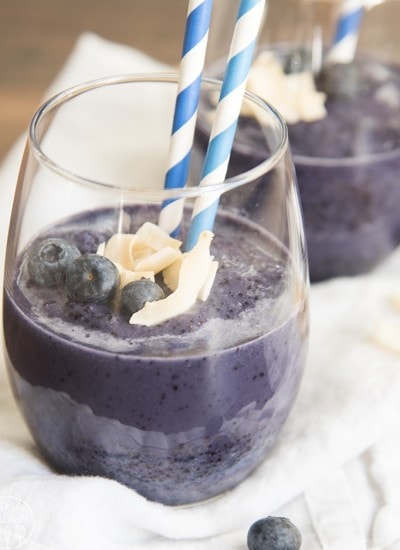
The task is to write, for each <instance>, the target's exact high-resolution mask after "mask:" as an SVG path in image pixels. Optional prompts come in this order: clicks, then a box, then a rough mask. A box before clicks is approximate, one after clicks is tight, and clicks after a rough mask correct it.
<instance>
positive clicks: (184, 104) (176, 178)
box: [159, 0, 213, 237]
mask: <svg viewBox="0 0 400 550" xmlns="http://www.w3.org/2000/svg"><path fill="white" fill-rule="evenodd" d="M212 3H213V0H190V2H189V6H188V13H187V18H186V27H185V36H184V42H183V48H182V57H181V63H180V72H179V81H178V92H177V97H176V102H175V112H174V119H173V125H172V135H171V141H170V150H169V163H168V168H167V173H166V177H165V182H164V187H165V189H172V188H180V187H184V186H185V185H186V181H187V177H188V172H189V160H190V152H191V148H192V144H193V136H194V130H195V124H196V115H197V105H198V101H199V93H200V84H201V75H202V72H203V66H204V59H205V54H206V48H207V39H208V30H209V26H210V18H211V10H212ZM182 209H183V200H181V199H178V200H169V201H165V202H164V203H163V205H162V209H161V212H160V216H159V225H160V226H161V227H162V228H163V229H164V230H165V231H167V232H168V233H169V234H170V235H172V236H174V237H175V236H177V234H178V233H179V227H180V222H181V218H182Z"/></svg>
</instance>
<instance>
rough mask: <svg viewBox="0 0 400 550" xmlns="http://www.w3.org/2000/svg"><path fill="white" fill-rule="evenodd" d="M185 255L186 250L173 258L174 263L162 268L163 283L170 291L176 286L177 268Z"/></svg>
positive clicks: (177, 280)
mask: <svg viewBox="0 0 400 550" xmlns="http://www.w3.org/2000/svg"><path fill="white" fill-rule="evenodd" d="M185 255H186V252H185V253H184V254H181V256H179V258H178V259H177V260H175V261H174V263H172V264H170V265H169V266H167V267H166V268H165V269H164V270H163V279H164V283H165V284H166V285H167V287H168V288H170V289H171V290H172V291H174V290H176V289H177V288H178V283H179V270H180V268H181V265H182V260H183V258H184V257H185Z"/></svg>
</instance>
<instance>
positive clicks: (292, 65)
mask: <svg viewBox="0 0 400 550" xmlns="http://www.w3.org/2000/svg"><path fill="white" fill-rule="evenodd" d="M310 66H311V59H310V54H309V53H308V52H307V51H306V50H304V49H299V50H294V51H293V52H290V53H289V54H288V55H287V56H286V58H285V59H284V67H283V70H284V72H285V73H286V74H293V73H301V72H302V71H306V70H307V69H310Z"/></svg>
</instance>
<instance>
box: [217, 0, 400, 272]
mask: <svg viewBox="0 0 400 550" xmlns="http://www.w3.org/2000/svg"><path fill="white" fill-rule="evenodd" d="M289 6H290V8H289ZM342 6H344V7H346V9H347V10H348V11H347V12H346V14H343V13H342ZM220 10H223V8H222V6H221V7H220ZM224 10H225V12H224V13H220V20H219V21H220V23H219V24H220V25H223V19H224V16H225V17H228V11H229V9H228V7H227V6H226V7H225V8H224ZM358 10H360V13H359V14H358ZM348 14H353V16H352V17H350V16H348V17H347V15H348ZM399 17H400V2H399V0H385V1H382V0H370V1H366V2H346V1H339V0H288V6H287V10H285V13H282V9H281V7H280V3H279V2H275V3H274V2H271V3H270V7H269V12H268V15H267V18H266V20H265V24H264V27H263V29H262V32H261V38H260V48H259V51H258V53H257V55H256V56H255V58H256V61H255V63H257V59H259V55H260V54H263V53H265V51H266V50H268V51H269V52H273V53H274V54H275V56H276V57H277V59H278V60H279V62H280V64H281V66H282V69H283V70H284V72H285V73H286V78H287V79H288V86H292V88H293V89H295V90H296V92H295V93H296V100H297V99H298V98H299V97H300V96H304V98H305V99H304V101H305V104H304V105H303V107H304V110H305V111H307V112H308V114H309V111H310V108H309V105H310V102H311V105H312V102H313V99H312V98H311V97H310V94H308V96H307V97H306V94H305V93H304V87H302V85H303V82H304V81H303V80H300V79H298V80H296V79H297V76H296V71H297V72H298V73H300V72H308V73H309V74H310V76H311V75H312V76H313V77H314V78H313V80H314V81H315V86H316V89H317V90H318V91H320V92H322V93H324V94H325V95H326V101H325V108H326V115H325V116H323V117H322V118H320V119H318V120H312V119H309V118H308V119H307V118H302V116H301V115H300V118H299V119H297V120H295V119H289V118H288V117H287V116H286V114H287V111H288V110H289V111H290V110H291V109H292V107H293V106H292V104H290V103H289V104H287V105H286V107H287V109H286V111H285V105H284V104H283V103H284V101H283V98H284V97H285V94H284V93H282V92H281V93H280V97H278V100H280V103H279V105H278V102H275V99H276V95H275V96H274V98H272V97H271V96H269V93H268V88H269V87H270V84H271V80H272V79H274V78H275V77H276V73H271V72H268V69H267V68H266V69H265V70H264V72H263V76H261V71H260V72H259V80H260V79H263V80H264V83H265V85H263V83H262V82H261V83H260V81H258V82H257V89H256V88H254V87H252V86H251V85H250V81H249V89H250V90H252V91H255V92H256V93H258V94H259V95H261V96H262V97H264V99H266V100H267V101H270V102H272V104H273V105H274V106H275V107H276V108H277V109H278V110H280V112H281V114H282V115H284V117H285V118H286V121H287V123H288V132H289V142H290V146H291V150H292V153H293V160H294V164H295V168H296V175H297V180H298V185H299V192H300V198H301V204H302V209H303V216H304V226H305V234H306V241H307V248H308V256H309V269H310V278H311V281H320V280H324V279H328V278H331V277H336V276H348V275H357V274H360V273H365V272H367V271H369V270H370V269H372V268H373V267H374V266H376V265H377V264H378V263H379V262H381V261H382V260H383V259H385V258H386V257H387V256H388V255H389V254H390V253H391V252H392V251H393V249H394V248H395V247H397V246H398V245H399V244H400V216H399V213H398V204H399V202H400V183H399V178H398V174H399V171H400V64H399V60H398V55H397V52H398V50H399V45H400V39H399V37H400V35H399V33H398V29H397V24H396V22H397V21H398V20H399ZM357 20H358V26H357V25H355V21H357ZM345 22H347V25H346V24H344V23H345ZM351 27H355V29H354V31H353V32H352V33H351V34H350V33H349V32H348V31H349V28H351ZM338 30H339V31H340V32H337V31H338ZM215 36H216V38H214V40H215V41H217V42H218V37H219V36H220V35H219V33H218V32H217V33H215ZM338 43H340V44H341V46H340V49H338V48H337V44H338ZM354 45H355V46H356V47H355V50H354ZM215 50H216V52H217V53H221V52H222V50H223V45H222V44H221V43H218V44H215ZM210 55H211V54H210ZM218 73H219V69H218V66H217V65H216V66H215V67H210V70H209V74H211V75H214V76H215V75H217V74H218ZM289 81H290V82H291V83H290V84H289ZM252 82H254V80H252ZM295 82H296V83H297V84H295ZM305 82H306V85H308V81H305ZM300 83H301V84H300ZM295 86H296V87H295ZM261 90H265V91H266V93H265V95H264V93H263V91H261Z"/></svg>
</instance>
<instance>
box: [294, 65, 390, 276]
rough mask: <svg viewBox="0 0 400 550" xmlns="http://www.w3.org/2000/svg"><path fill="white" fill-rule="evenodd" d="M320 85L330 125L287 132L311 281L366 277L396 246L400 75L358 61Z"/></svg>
mask: <svg viewBox="0 0 400 550" xmlns="http://www.w3.org/2000/svg"><path fill="white" fill-rule="evenodd" d="M334 71H335V72H334ZM335 73H336V74H335ZM317 85H318V87H319V88H320V89H323V90H325V91H327V93H328V97H327V102H326V109H327V113H328V114H327V117H326V118H324V119H322V120H319V121H316V122H312V123H304V122H300V123H298V124H295V125H289V140H290V143H291V147H292V152H293V157H294V162H295V166H296V173H297V178H298V183H299V189H300V196H301V202H302V208H303V214H304V225H305V233H306V239H307V245H308V255H309V265H310V277H311V279H312V280H314V281H318V280H322V279H326V278H329V277H333V276H341V275H356V274H359V273H364V272H367V271H369V270H370V269H371V268H373V267H374V266H375V265H377V264H378V263H379V262H380V261H381V260H383V259H384V258H385V257H386V256H387V255H388V254H389V253H390V252H391V251H392V250H393V249H394V248H395V247H396V246H397V245H398V244H399V243H400V216H399V212H398V204H399V203H400V183H399V177H398V174H399V173H400V69H399V67H395V66H389V65H384V64H382V63H378V62H375V61H373V60H368V59H360V60H358V61H357V62H356V63H355V64H352V65H350V66H342V67H336V68H335V67H334V68H333V69H332V71H331V74H330V75H329V76H328V77H325V78H324V79H320V80H319V81H318V82H317ZM327 87H328V88H327Z"/></svg>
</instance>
